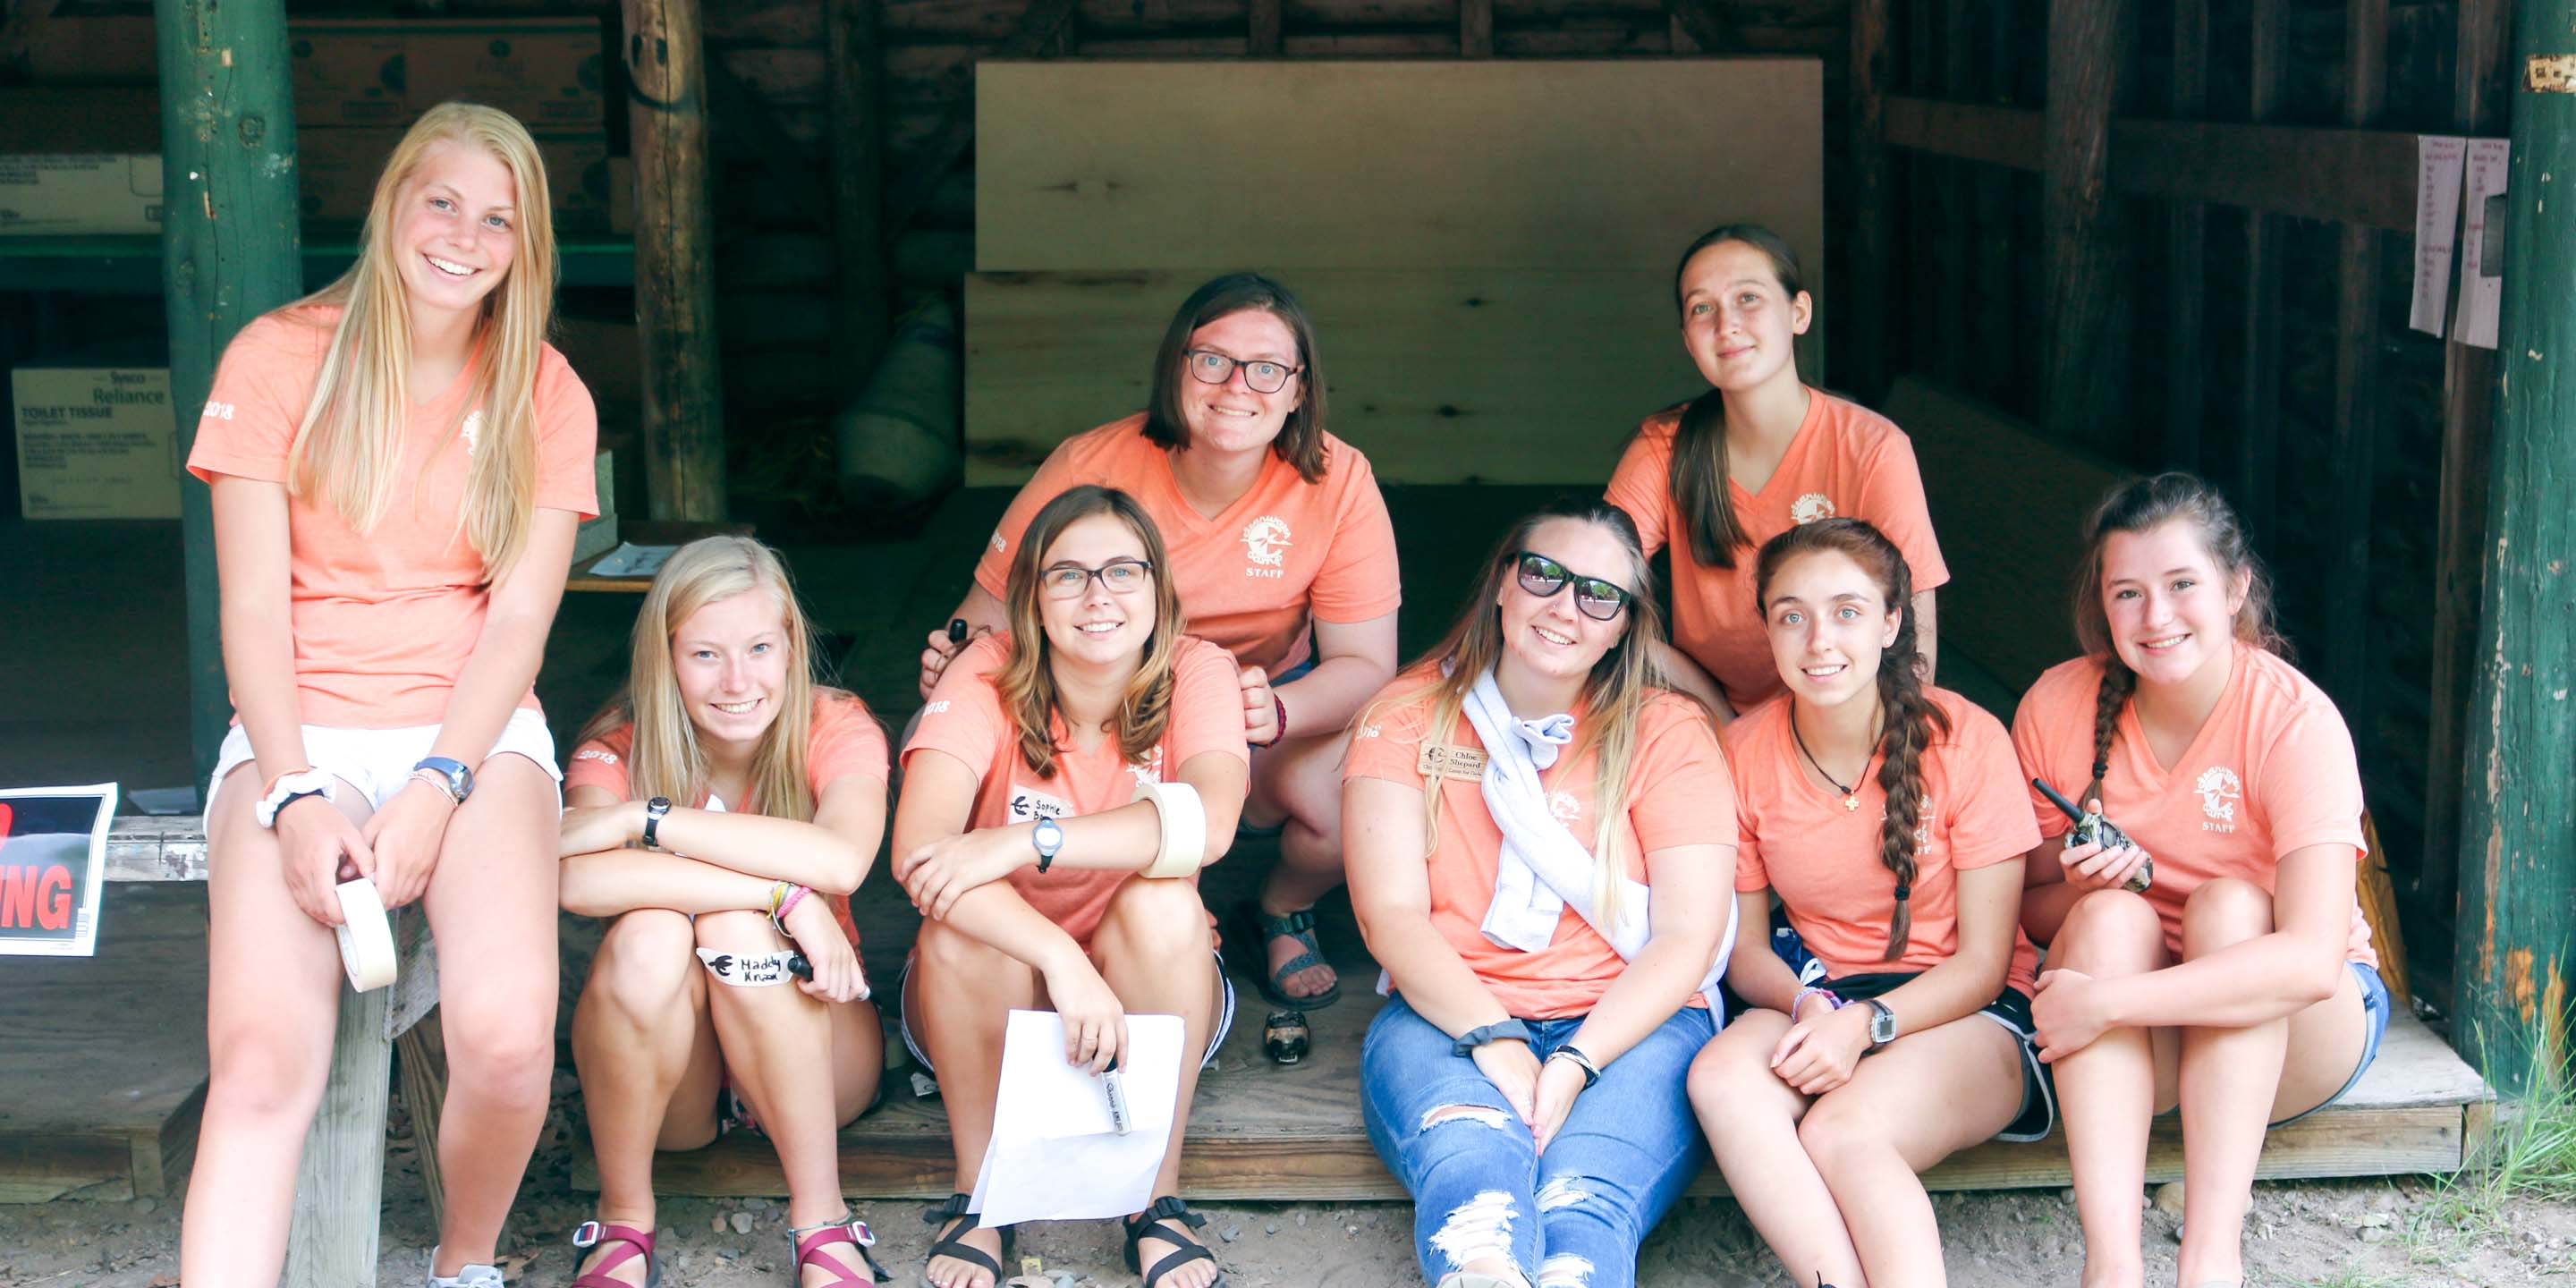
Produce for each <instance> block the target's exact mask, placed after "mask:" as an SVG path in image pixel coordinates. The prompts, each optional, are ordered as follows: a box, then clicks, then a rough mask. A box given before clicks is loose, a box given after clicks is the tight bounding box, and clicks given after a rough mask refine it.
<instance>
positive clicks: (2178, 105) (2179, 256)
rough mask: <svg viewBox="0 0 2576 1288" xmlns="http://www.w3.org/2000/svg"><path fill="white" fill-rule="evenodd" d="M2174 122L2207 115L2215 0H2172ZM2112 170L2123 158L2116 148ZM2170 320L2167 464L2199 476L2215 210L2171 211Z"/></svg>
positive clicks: (2192, 205) (2186, 206) (2184, 206)
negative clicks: (2211, 2) (2211, 15)
mask: <svg viewBox="0 0 2576 1288" xmlns="http://www.w3.org/2000/svg"><path fill="white" fill-rule="evenodd" d="M2172 107H2173V115H2174V119H2175V120H2178V121H2191V120H2197V119H2199V118H2200V116H2201V114H2202V113H2204V112H2206V111H2208V110H2209V0H2174V10H2173V98H2172ZM2112 149H2113V150H2112V153H2111V159H2112V165H2113V167H2114V168H2115V169H2116V168H2117V167H2118V165H2119V163H2120V160H2121V156H2120V153H2119V150H2118V144H2117V142H2116V141H2115V142H2114V143H2113V145H2112ZM2165 268H2166V281H2167V290H2168V292H2169V294H2168V295H2167V297H2166V304H2167V312H2168V315H2169V317H2168V320H2167V322H2166V325H2165V432H2164V460H2165V464H2167V465H2169V466H2173V467H2176V468H2179V469H2186V470H2192V471H2195V472H2197V471H2198V470H2199V469H2200V468H2201V464H2200V427H2201V422H2202V421H2203V420H2204V419H2205V418H2207V416H2208V415H2209V407H2208V385H2207V379H2206V375H2205V372H2204V370H2203V368H2204V366H2205V364H2206V363H2207V362H2208V354H2207V353H2206V352H2205V350H2206V347H2207V340H2206V333H2207V328H2208V316H2207V315H2208V309H2209V282H2208V276H2209V207H2208V206H2207V205H2204V204H2202V203H2200V202H2197V201H2178V202H2175V203H2174V204H2173V206H2172V208H2171V209H2169V210H2167V211H2166V212H2165Z"/></svg>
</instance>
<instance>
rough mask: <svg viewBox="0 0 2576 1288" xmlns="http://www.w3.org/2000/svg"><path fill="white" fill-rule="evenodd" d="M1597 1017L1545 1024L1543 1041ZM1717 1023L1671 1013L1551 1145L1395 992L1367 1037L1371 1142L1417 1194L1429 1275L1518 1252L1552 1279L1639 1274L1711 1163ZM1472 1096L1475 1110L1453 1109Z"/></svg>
mask: <svg viewBox="0 0 2576 1288" xmlns="http://www.w3.org/2000/svg"><path fill="white" fill-rule="evenodd" d="M1582 1022H1583V1020H1582V1017H1581V1016H1574V1017H1571V1018H1567V1019H1561V1020H1532V1021H1530V1032H1531V1034H1532V1036H1533V1039H1534V1041H1533V1043H1532V1047H1533V1050H1534V1053H1535V1054H1536V1055H1538V1056H1539V1058H1541V1059H1542V1060H1543V1059H1545V1058H1546V1057H1547V1053H1548V1052H1550V1051H1553V1050H1555V1049H1556V1048H1557V1047H1559V1046H1561V1045H1563V1044H1564V1043H1565V1042H1566V1041H1567V1040H1569V1039H1571V1038H1572V1037H1573V1036H1574V1030H1575V1029H1576V1028H1577V1027H1578V1026H1580V1025H1581V1024H1582ZM1716 1032H1717V1030H1716V1027H1715V1026H1714V1025H1713V1024H1712V1023H1711V1022H1710V1019H1709V1014H1708V1012H1706V1011H1704V1010H1700V1009H1698V1008H1696V1007H1687V1008H1684V1009H1683V1010H1681V1011H1680V1012H1678V1013H1676V1014H1675V1015H1674V1016H1673V1017H1672V1018H1671V1019H1669V1020H1666V1021H1664V1023H1663V1026H1662V1027H1660V1028H1658V1029H1656V1030H1655V1031H1654V1032H1652V1033H1650V1034H1648V1035H1646V1039H1645V1041H1643V1042H1640V1043H1638V1044H1637V1045H1636V1046H1635V1047H1634V1048H1631V1049H1630V1050H1629V1051H1628V1053H1627V1054H1625V1055H1622V1056H1620V1057H1619V1058H1618V1059H1617V1060H1615V1061H1612V1062H1611V1064H1610V1067H1609V1068H1607V1069H1604V1070H1602V1071H1601V1081H1599V1082H1598V1083H1595V1084H1594V1085H1593V1087H1592V1089H1591V1090H1589V1091H1586V1092H1584V1093H1583V1094H1582V1095H1580V1096H1578V1097H1576V1098H1575V1101H1574V1109H1573V1111H1572V1112H1571V1113H1569V1114H1568V1115H1567V1116H1566V1119H1565V1126H1564V1127H1563V1128H1562V1129H1560V1130H1559V1131H1558V1132H1557V1135H1556V1139H1554V1140H1552V1141H1550V1142H1549V1143H1548V1147H1547V1153H1546V1154H1544V1155H1542V1154H1540V1153H1539V1152H1538V1149H1537V1141H1536V1140H1535V1139H1534V1138H1532V1136H1531V1135H1530V1131H1529V1128H1528V1127H1527V1126H1525V1125H1523V1124H1522V1122H1521V1120H1520V1116H1519V1115H1518V1114H1515V1113H1514V1112H1512V1109H1511V1106H1510V1103H1509V1102H1508V1101H1506V1100H1504V1099H1503V1094H1502V1092H1501V1091H1499V1090H1497V1089H1496V1088H1495V1087H1494V1084H1493V1083H1492V1082H1491V1081H1489V1080H1487V1079H1486V1077H1485V1074H1484V1071H1483V1070H1481V1069H1478V1068H1477V1067H1476V1062H1475V1061H1474V1060H1472V1059H1469V1058H1468V1057H1466V1056H1462V1055H1458V1054H1456V1053H1455V1052H1454V1051H1453V1050H1452V1049H1451V1045H1450V1037H1449V1035H1448V1034H1446V1033H1443V1032H1441V1031H1440V1029H1439V1028H1438V1027H1437V1026H1435V1025H1433V1024H1432V1023H1431V1022H1430V1021H1429V1020H1426V1019H1423V1018H1422V1017H1421V1016H1419V1015H1416V1014H1414V1011H1413V1008H1412V1007H1409V1006H1406V1005H1405V1004H1404V999H1403V998H1402V997H1395V998H1390V999H1388V1001H1387V1004H1386V1007H1385V1009H1383V1010H1381V1011H1379V1012H1378V1015H1377V1019H1376V1020H1375V1021H1373V1022H1371V1023H1370V1025H1369V1031H1368V1038H1367V1041H1366V1042H1365V1043H1364V1044H1363V1045H1362V1047H1361V1049H1360V1086H1361V1088H1362V1108H1363V1113H1364V1117H1365V1118H1366V1120H1367V1122H1368V1134H1369V1143H1370V1144H1372V1145H1374V1146H1376V1147H1377V1154H1378V1157H1379V1158H1381V1159H1384V1160H1386V1165H1387V1168H1388V1170H1390V1171H1393V1172H1394V1173H1395V1174H1396V1177H1397V1178H1398V1179H1400V1180H1402V1181H1403V1182H1404V1188H1406V1189H1407V1190H1410V1191H1412V1193H1413V1205H1414V1206H1413V1214H1414V1215H1413V1244H1414V1255H1415V1256H1416V1257H1418V1258H1419V1259H1420V1260H1421V1262H1422V1275H1423V1279H1424V1281H1425V1282H1427V1283H1437V1282H1439V1280H1440V1277H1441V1276H1442V1275H1446V1274H1449V1273H1451V1272H1452V1271H1455V1270H1457V1269H1458V1268H1459V1267H1460V1266H1461V1265H1463V1264H1465V1263H1466V1262H1469V1261H1472V1260H1475V1259H1477V1258H1480V1257H1488V1256H1494V1255H1498V1254H1503V1255H1509V1256H1510V1257H1511V1259H1512V1261H1513V1262H1514V1263H1515V1264H1517V1265H1518V1266H1519V1267H1520V1268H1521V1273H1522V1274H1523V1275H1524V1276H1527V1277H1528V1279H1529V1280H1530V1282H1532V1283H1534V1284H1536V1285H1538V1288H1626V1286H1627V1285H1631V1284H1634V1283H1635V1282H1636V1281H1637V1245H1638V1244H1640V1243H1642V1242H1644V1241H1645V1238H1646V1232H1647V1231H1649V1230H1652V1229H1653V1228H1654V1226H1655V1222H1656V1221H1657V1220H1658V1219H1660V1218H1661V1217H1662V1216H1663V1214H1664V1210H1665V1209H1667V1208H1669V1207H1671V1206H1672V1205H1673V1200H1675V1199H1677V1198H1680V1197H1681V1194H1682V1190H1683V1189H1684V1188H1686V1187H1687V1186H1688V1185H1689V1184H1690V1182H1691V1178H1693V1177H1695V1176H1697V1175H1698V1174H1699V1170H1700V1167H1701V1165H1702V1164H1704V1163H1706V1162H1707V1161H1708V1152H1707V1149H1706V1147H1705V1146H1704V1145H1703V1143H1702V1141H1701V1137H1700V1131H1699V1122H1698V1120H1697V1119H1696V1118H1694V1117H1692V1115H1691V1106H1690V1099H1689V1096H1688V1095H1687V1093H1685V1091H1684V1090H1683V1082H1684V1075H1685V1074H1686V1073H1687V1072H1688V1071H1689V1069H1690V1062H1691V1059H1692V1057H1694V1056H1696V1055H1698V1054H1699V1049H1700V1048H1701V1047H1703V1046H1705V1045H1707V1044H1708V1040H1709V1039H1710V1038H1711V1037H1714V1036H1715V1035H1716ZM1461 1105H1464V1106H1472V1107H1473V1108H1472V1109H1471V1110H1470V1111H1469V1112H1466V1113H1459V1114H1453V1115H1449V1116H1443V1115H1442V1111H1443V1110H1448V1109H1451V1108H1453V1107H1455V1106H1461ZM1433 1119H1437V1121H1432V1120H1433Z"/></svg>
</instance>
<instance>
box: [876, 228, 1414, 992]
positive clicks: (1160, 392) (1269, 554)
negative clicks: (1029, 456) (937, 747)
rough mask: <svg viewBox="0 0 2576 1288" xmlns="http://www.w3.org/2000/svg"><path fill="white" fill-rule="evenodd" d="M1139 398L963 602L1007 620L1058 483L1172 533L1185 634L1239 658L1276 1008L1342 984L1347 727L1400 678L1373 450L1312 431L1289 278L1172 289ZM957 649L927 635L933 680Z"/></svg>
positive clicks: (1062, 462)
mask: <svg viewBox="0 0 2576 1288" xmlns="http://www.w3.org/2000/svg"><path fill="white" fill-rule="evenodd" d="M1148 387H1149V388H1150V389H1151V390H1152V391H1153V392H1152V401H1151V402H1150V403H1149V404H1148V406H1147V408H1146V410H1144V411H1142V412H1139V413H1137V414H1135V415H1133V416H1129V417H1126V418H1125V419H1122V420H1117V421H1113V422H1111V423H1109V424H1107V425H1103V426H1101V427H1099V428H1098V429H1094V430H1092V431H1090V432H1088V433H1085V434H1079V435H1076V436H1075V437H1073V438H1070V439H1067V440H1066V441H1065V442H1063V443H1062V444H1060V445H1059V446H1057V448H1056V449H1055V451H1054V452H1053V453H1052V454H1050V455H1049V456H1048V457H1047V459H1046V463H1045V464H1043V465H1041V466H1039V467H1038V472H1037V475H1036V477H1034V478H1032V479H1030V480H1029V481H1028V483H1027V484H1026V485H1025V486H1023V487H1022V488H1021V489H1020V493H1019V496H1018V497H1016V498H1015V499H1013V501H1012V502H1011V507H1010V509H1009V510H1008V511H1007V512H1005V513H1004V514H1003V516H1002V522H1001V525H1000V526H999V527H997V528H995V529H994V530H993V538H992V541H991V542H990V543H989V544H988V546H987V547H986V550H985V552H984V556H983V561H982V562H981V563H979V564H978V565H976V568H975V584H974V585H973V586H972V587H970V588H968V590H967V592H966V598H965V599H964V600H963V601H962V602H960V603H959V604H958V605H957V609H956V611H955V612H954V613H953V614H952V615H951V616H952V617H953V618H956V619H962V620H963V621H965V622H966V623H967V624H968V625H969V627H971V628H972V631H973V633H975V634H979V635H980V634H985V633H988V632H993V631H1000V630H1003V629H1006V627H1007V623H1006V620H1005V619H1006V617H1007V613H1006V612H1005V611H1004V609H1003V603H1002V594H1003V590H1004V588H1005V587H1004V582H1005V580H1006V578H1007V577H1008V575H1009V571H1010V567H1011V561H1012V560H1013V559H1014V558H1016V557H1017V551H1018V547H1019V545H1020V544H1021V543H1022V542H1023V541H1024V540H1025V535H1024V533H1025V530H1026V529H1027V527H1028V525H1029V522H1030V519H1031V516H1033V515H1034V514H1036V512H1037V510H1038V508H1039V507H1040V506H1042V505H1044V504H1046V502H1047V501H1048V499H1049V498H1052V497H1054V496H1055V495H1056V494H1057V493H1059V492H1061V491H1063V490H1064V489H1065V488H1067V487H1070V486H1073V485H1074V484H1077V483H1099V484H1105V485H1107V486H1111V487H1115V488H1119V489H1121V490H1122V491H1124V492H1126V493H1127V494H1128V495H1129V496H1131V497H1133V498H1135V500H1136V502H1137V504H1138V505H1140V506H1142V507H1143V509H1144V511H1145V513H1146V514H1148V515H1150V516H1152V518H1153V521H1154V524H1155V526H1156V527H1158V528H1159V529H1160V530H1161V531H1162V532H1163V533H1165V534H1166V535H1167V536H1168V537H1169V538H1170V539H1171V542H1172V554H1173V563H1172V565H1171V566H1170V567H1168V568H1165V569H1162V570H1160V571H1161V573H1162V575H1163V576H1164V578H1165V579H1167V580H1169V581H1170V582H1171V583H1172V587H1173V590H1174V592H1175V593H1176V594H1177V595H1178V596H1179V600H1180V603H1181V605H1182V607H1183V608H1184V609H1185V610H1186V611H1187V612H1188V614H1189V624H1190V630H1191V631H1192V632H1193V633H1195V634H1197V635H1199V636H1201V637H1203V638H1205V639H1207V640H1208V641H1210V642H1212V643H1215V644H1218V645H1220V646H1222V647H1224V648H1225V649H1226V651H1228V652H1229V653H1231V654H1233V656H1234V660H1235V664H1236V667H1237V673H1236V679H1237V682H1238V685H1239V687H1240V693H1239V696H1238V699H1237V708H1238V711H1239V713H1240V715H1241V718H1242V722H1243V727H1244V737H1245V739H1246V740H1247V741H1248V742H1250V743H1251V745H1252V746H1253V747H1254V748H1255V749H1256V751H1255V754H1254V756H1253V759H1252V795H1251V799H1250V800H1249V801H1248V802H1247V803H1246V805H1245V806H1244V819H1245V822H1246V824H1247V825H1248V827H1249V828H1250V829H1251V830H1254V831H1256V832H1261V833H1275V834H1276V835H1277V836H1278V837H1279V861H1278V864H1277V865H1276V866H1275V867H1274V868H1272V869H1271V871H1270V874H1269V877H1268V879H1267V881H1266V882H1264V884H1263V885H1262V887H1261V893H1260V897H1259V898H1258V900H1257V901H1256V902H1255V903H1254V904H1253V905H1252V906H1249V907H1247V908H1245V909H1244V910H1243V911H1244V914H1245V916H1244V922H1245V926H1244V928H1245V929H1246V930H1247V931H1250V932H1252V933H1253V934H1254V935H1255V936H1256V937H1258V938H1259V939H1260V940H1262V941H1263V943H1264V944H1265V949H1264V951H1265V952H1266V954H1267V959H1266V960H1265V962H1264V963H1263V965H1262V969H1261V970H1260V971H1259V972H1257V977H1258V978H1259V980H1260V988H1261V993H1262V996H1263V997H1265V998H1267V999H1269V1001H1270V1002H1271V1003H1272V1004H1273V1005H1275V1006H1284V1007H1291V1008H1297V1009H1314V1008H1317V1007H1323V1006H1329V1005H1331V1004H1332V1002H1333V1001H1334V1000H1335V999H1336V998H1338V997H1340V996H1341V985H1340V983H1339V982H1338V980H1337V978H1336V976H1335V975H1334V973H1333V968H1332V967H1331V966H1329V965H1326V964H1325V962H1324V956H1323V949H1322V947H1321V946H1320V945H1319V944H1318V943H1317V942H1316V939H1315V933H1314V926H1315V917H1314V906H1315V901H1316V900H1318V899H1321V898H1322V897H1323V896H1324V895H1326V894H1328V893H1330V892H1331V891H1332V889H1333V887H1335V886H1337V885H1339V884H1341V881H1342V843H1341V773H1340V769H1339V765H1338V759H1339V755H1340V749H1341V743H1342V734H1343V732H1344V730H1345V729H1346V728H1347V727H1348V726H1349V724H1350V720H1351V716H1352V714H1353V713H1354V712H1356V711H1358V710H1359V708H1360V704H1361V703H1362V702H1364V701H1366V700H1367V699H1368V697H1369V695H1370V694H1372V693H1375V692H1377V691H1378V689H1379V688H1380V687H1381V686H1383V685H1384V684H1385V683H1386V682H1387V680H1388V679H1389V678H1391V677H1392V676H1393V675H1394V674H1395V662H1396V652H1395V610H1396V604H1397V601H1398V598H1399V593H1398V592H1399V588H1398V585H1397V576H1396V560H1395V529H1394V526H1393V525H1392V524H1391V523H1390V522H1389V521H1388V519H1387V512H1386V501H1385V499H1384V498H1383V497H1381V496H1380V495H1379V494H1378V488H1377V478H1376V476H1375V475H1374V474H1373V473H1371V472H1370V470H1369V463H1368V459H1367V458H1366V457H1364V456H1362V455H1360V453H1359V451H1358V450H1357V449H1356V448H1353V447H1352V446H1351V445H1350V444H1348V443H1345V442H1343V441H1342V440H1340V439H1338V438H1335V437H1333V436H1332V435H1331V434H1329V433H1327V432H1325V429H1324V373H1323V360H1322V358H1321V357H1320V356H1319V355H1318V354H1317V353H1316V351H1315V330H1314V326H1313V325H1312V324H1311V323H1310V322H1308V321H1307V318H1306V311H1305V309H1304V307H1303V306H1301V305H1300V304H1298V302H1297V298H1296V297H1295V296H1294V295H1291V294H1289V292H1288V288H1286V287H1284V286H1282V285H1280V284H1279V283H1277V282H1275V281H1272V280H1271V279H1269V278H1266V277H1262V276H1260V275H1258V274H1253V273H1233V274H1228V275H1226V276H1224V277H1219V278H1216V279H1214V280H1211V281H1209V282H1208V283H1207V284H1205V285H1203V286H1201V287H1199V289H1198V290H1196V291H1194V292H1192V293H1191V294H1190V297H1189V298H1188V299H1187V300H1184V301H1182V302H1181V307H1180V309H1179V310H1178V311H1177V312H1175V313H1174V314H1173V315H1172V322H1171V325H1170V327H1169V328H1167V329H1166V330H1165V332H1164V334H1163V342H1162V345H1161V347H1160V348H1158V349H1157V350H1156V351H1155V353H1154V366H1153V373H1152V378H1151V381H1150V384H1149V386H1148ZM957 647H958V646H957V645H956V644H954V643H952V642H950V640H949V638H948V633H947V632H946V631H945V630H938V631H933V632H931V635H930V645H929V647H928V648H927V649H925V650H923V652H922V655H921V691H922V694H923V696H924V697H927V696H928V695H929V694H930V691H931V688H932V686H933V685H934V684H935V683H936V682H937V681H938V679H939V676H940V672H941V670H942V668H944V667H946V666H947V665H948V662H949V659H950V658H951V657H953V656H954V655H955V652H956V649H957Z"/></svg>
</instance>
